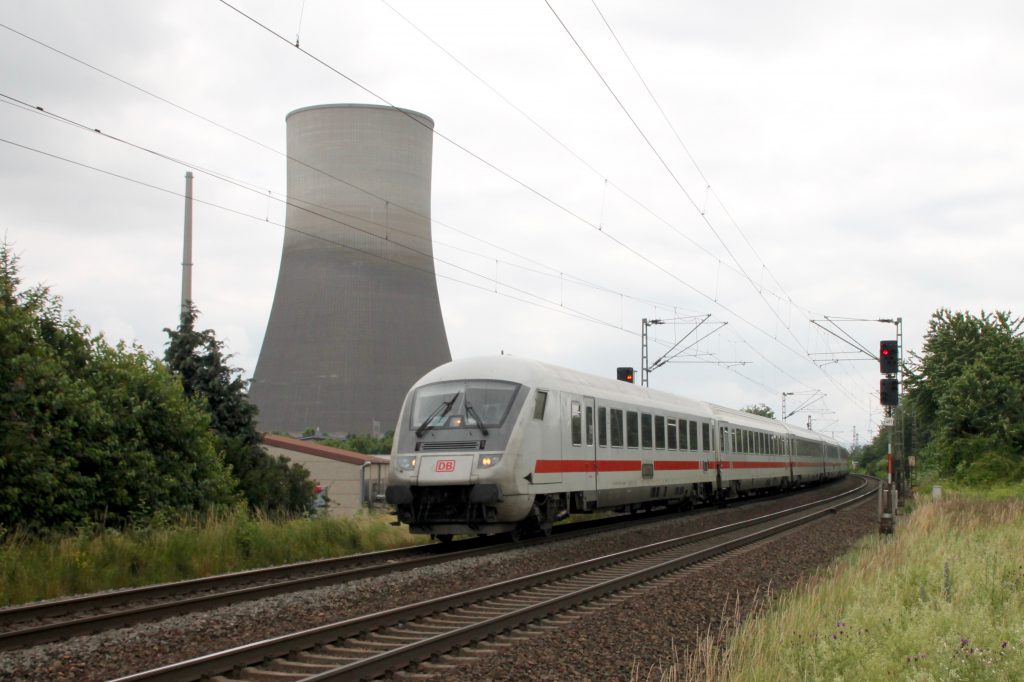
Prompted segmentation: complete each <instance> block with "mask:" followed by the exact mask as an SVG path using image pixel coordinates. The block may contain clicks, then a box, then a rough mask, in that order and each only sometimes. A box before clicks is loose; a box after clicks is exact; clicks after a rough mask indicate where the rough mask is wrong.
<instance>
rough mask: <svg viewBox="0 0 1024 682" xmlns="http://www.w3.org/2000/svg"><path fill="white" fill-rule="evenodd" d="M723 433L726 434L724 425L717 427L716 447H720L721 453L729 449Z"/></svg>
mask: <svg viewBox="0 0 1024 682" xmlns="http://www.w3.org/2000/svg"><path fill="white" fill-rule="evenodd" d="M725 435H726V432H725V427H724V426H719V427H718V447H719V448H720V449H721V451H722V452H723V453H724V452H728V451H729V445H728V441H727V440H726V439H725Z"/></svg>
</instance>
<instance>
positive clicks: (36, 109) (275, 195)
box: [0, 92, 668, 307]
mask: <svg viewBox="0 0 1024 682" xmlns="http://www.w3.org/2000/svg"><path fill="white" fill-rule="evenodd" d="M4 100H6V101H4ZM0 102H2V103H4V104H8V105H10V106H16V107H18V108H21V109H23V110H26V111H29V112H31V113H33V114H38V115H42V116H45V117H47V118H49V119H52V120H55V121H58V122H61V123H64V124H66V125H69V126H72V127H74V128H77V129H79V130H82V131H85V132H89V133H94V134H98V135H100V136H102V137H104V138H106V139H108V140H111V141H113V142H117V143H120V144H124V145H127V146H129V147H131V148H133V149H136V150H138V151H141V152H144V153H147V154H152V155H153V156H156V157H158V158H161V159H164V160H167V161H170V162H173V163H176V164H180V165H182V166H186V167H188V168H191V169H192V170H195V171H197V172H200V173H203V174H205V175H208V176H210V177H213V178H216V179H218V180H221V181H222V182H226V183H228V184H231V185H234V186H236V187H239V188H241V189H244V190H246V191H249V192H252V193H255V194H258V195H259V196H261V197H264V196H265V197H266V198H267V200H268V201H276V202H278V203H281V204H284V205H286V206H291V207H292V208H296V209H298V210H302V211H305V212H308V213H311V214H314V215H316V216H317V217H320V218H324V219H326V220H329V221H332V222H334V223H336V224H338V225H339V226H342V227H346V228H350V229H353V230H356V231H358V232H362V233H364V234H366V235H368V236H372V237H379V235H377V234H374V233H372V232H370V231H368V230H364V229H362V228H359V227H357V226H355V225H353V224H351V223H347V222H344V221H342V220H338V219H336V218H334V217H332V216H329V215H326V214H324V213H320V212H319V211H329V212H330V213H331V214H334V215H341V216H345V217H347V218H353V219H355V218H356V216H352V215H350V214H346V213H345V212H343V211H339V210H337V209H334V208H330V207H326V206H322V205H320V204H316V203H312V202H306V201H302V202H298V201H297V200H294V199H282V198H281V197H282V196H284V195H283V194H282V193H280V192H274V191H272V190H269V189H266V188H262V187H259V186H258V185H256V184H254V183H251V182H248V181H245V180H239V179H237V178H234V177H231V176H229V175H227V174H225V173H222V172H220V171H215V170H212V169H210V168H206V167H203V166H201V165H199V164H195V163H192V162H189V161H185V160H183V159H179V158H177V157H174V156H171V155H168V154H165V153H163V152H160V151H157V150H154V149H150V148H148V147H145V146H142V145H139V144H136V143H134V142H131V141H129V140H126V139H123V138H120V137H117V136H115V135H112V134H110V133H107V132H104V131H102V130H100V129H99V128H94V127H91V126H89V125H86V124H83V123H80V122H78V121H74V120H72V119H70V118H68V117H66V116H62V115H60V114H57V113H55V112H52V111H49V110H47V109H45V108H44V107H42V106H38V105H32V104H29V103H27V102H24V101H23V100H20V99H18V98H15V97H12V96H11V95H8V94H5V93H2V92H0ZM314 209H315V210H314ZM358 220H360V222H363V223H367V224H369V225H374V226H377V227H381V228H385V227H389V226H388V225H386V224H385V223H380V222H376V221H373V220H367V219H365V218H358ZM268 222H269V219H268ZM389 229H390V231H391V233H398V234H401V235H404V236H406V237H411V238H413V239H416V240H417V241H426V239H425V238H423V237H422V236H421V235H418V234H412V233H409V232H407V231H404V230H400V229H397V228H395V227H393V226H390V227H389ZM392 243H395V244H399V245H400V246H406V245H404V244H401V242H397V241H393V240H392ZM439 243H442V244H443V242H439ZM444 245H445V246H446V247H448V248H452V249H455V250H459V251H463V252H466V253H470V254H472V255H474V256H478V257H480V258H487V259H488V261H490V260H492V259H491V258H490V256H485V255H484V254H481V253H478V252H474V251H470V250H469V249H464V248H461V247H458V246H455V245H450V244H444ZM407 248H409V249H410V250H412V251H415V252H416V253H417V254H419V255H423V256H426V257H428V258H433V259H434V260H436V261H437V262H439V263H442V264H445V265H449V266H451V267H455V268H458V269H463V270H466V271H469V270H468V269H467V268H463V267H462V266H459V265H456V264H454V263H450V262H448V261H445V260H442V259H438V258H437V257H435V256H433V254H432V253H429V254H428V253H426V252H425V251H421V250H416V249H412V248H411V247H407ZM493 260H494V261H495V262H496V263H502V264H504V265H507V266H510V267H514V268H517V269H522V270H526V271H528V272H531V273H534V274H537V275H541V276H544V277H550V278H552V279H558V280H559V281H560V283H561V285H563V286H564V283H565V281H566V273H564V272H558V273H550V272H543V271H541V270H536V269H532V268H527V267H525V266H522V265H520V264H517V263H512V262H510V261H502V260H499V259H493ZM569 281H570V282H571V283H573V284H577V285H580V286H583V287H587V288H591V289H594V290H596V291H600V292H603V293H607V294H611V295H615V296H620V297H622V298H626V299H628V300H631V301H634V302H637V303H643V304H646V305H654V306H659V305H661V306H662V307H668V304H664V303H658V302H655V301H651V300H648V299H644V298H640V297H637V296H633V295H631V294H627V293H625V292H621V291H615V290H612V289H608V288H607V287H603V286H601V285H596V284H592V283H590V282H588V281H586V280H583V279H580V278H577V277H575V276H572V275H569ZM504 286H509V288H513V287H511V285H504Z"/></svg>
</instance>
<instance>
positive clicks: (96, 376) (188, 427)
mask: <svg viewBox="0 0 1024 682" xmlns="http://www.w3.org/2000/svg"><path fill="white" fill-rule="evenodd" d="M17 264H18V261H17V257H16V256H15V255H14V254H13V253H11V251H10V249H9V247H8V246H7V245H6V244H3V243H0V526H4V527H7V528H12V527H21V528H24V529H28V530H33V531H40V530H49V529H69V528H73V527H81V526H88V525H92V524H101V525H125V524H129V523H133V522H138V521H142V520H144V519H146V518H147V517H148V516H150V515H151V514H153V513H155V512H159V511H164V512H173V513H178V512H181V511H186V510H201V509H206V508H208V507H210V506H212V505H221V504H231V503H233V502H234V501H235V500H236V499H237V497H236V493H235V484H234V481H233V479H232V477H231V473H230V470H229V468H228V467H227V466H225V464H224V462H223V459H222V458H221V456H220V454H219V453H218V451H217V448H216V441H215V439H214V436H213V434H212V432H211V431H210V418H209V416H208V415H207V414H206V412H205V410H204V409H203V407H202V405H200V404H198V403H196V402H194V401H192V400H189V399H188V398H187V397H186V395H185V394H184V392H183V390H182V387H181V382H180V381H179V380H178V379H177V378H176V377H175V376H173V375H172V374H171V373H170V372H169V371H168V370H167V368H166V367H164V366H163V365H162V364H161V363H160V362H158V361H156V360H154V359H153V358H152V357H150V356H149V355H147V354H146V353H145V352H144V351H143V350H142V349H141V348H138V347H127V346H125V345H124V344H118V345H117V346H111V345H110V344H108V343H107V342H106V340H104V338H103V337H102V336H93V335H92V334H91V332H90V330H89V328H88V327H86V326H85V325H83V324H82V323H81V322H79V321H78V320H76V319H75V318H74V317H73V316H70V315H66V314H65V313H64V311H63V309H62V307H61V300H60V298H59V297H57V296H54V295H53V294H51V293H50V291H49V290H48V289H47V288H45V287H35V288H32V289H29V290H27V291H19V285H20V281H19V279H18V270H17Z"/></svg>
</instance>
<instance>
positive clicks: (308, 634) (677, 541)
mask: <svg viewBox="0 0 1024 682" xmlns="http://www.w3.org/2000/svg"><path fill="white" fill-rule="evenodd" d="M867 485H868V481H867V480H866V479H865V480H863V481H862V483H861V485H860V486H858V487H857V488H856V489H854V490H851V491H847V492H844V493H842V494H839V495H834V496H832V497H828V498H825V499H823V500H819V501H816V502H810V503H807V504H802V505H798V506H796V507H792V508H790V509H786V510H782V511H779V512H774V513H771V514H765V515H762V516H758V517H756V518H753V519H748V520H745V521H739V522H736V523H731V524H727V525H724V526H720V527H717V528H712V529H708V530H704V531H700V532H697V533H691V534H688V535H685V536H681V537H678V538H673V539H670V540H664V541H661V542H657V543H653V544H651V545H646V546H644V547H639V548H634V549H630V550H625V551H622V552H616V553H613V554H609V555H605V556H602V557H597V558H594V559H588V560H586V561H583V562H579V563H576V564H572V565H569V566H562V567H558V568H554V569H550V570H547V571H543V572H541V573H537V574H534V575H530V576H524V577H520V578H515V579H512V580H508V581H504V582H501V583H495V584H493V585H487V586H484V587H480V588H475V589H472V590H466V591H464V592H460V593H457V594H454V595H448V596H443V597H438V598H435V599H430V600H426V601H422V602H418V603H415V604H411V605H407V606H402V607H397V608H394V609H388V610H386V611H381V612H378V613H372V614H368V615H365V616H359V617H356V618H351V619H348V620H345V621H341V622H338V623H331V624H328V625H322V626H319V627H315V628H310V629H307V630H303V631H301V632H297V633H293V634H289V635H284V636H280V637H275V638H271V639H268V640H264V641H261V642H256V643H253V644H248V645H243V646H239V647H234V648H232V649H228V650H226V651H222V652H216V653H212V654H208V655H206V656H201V657H198V658H194V659H191V660H188V661H182V662H179V663H174V664H170V665H167V666H163V667H160V668H156V669H153V670H148V671H144V672H140V673H136V674H133V675H128V676H125V677H121V678H118V679H117V680H116V681H115V682H143V681H144V680H145V681H148V682H192V681H194V680H199V679H203V678H208V677H213V676H215V675H221V674H238V673H239V672H240V671H241V670H242V669H243V668H246V667H248V666H253V665H258V664H260V663H263V662H266V661H268V660H272V659H275V658H282V657H286V656H290V655H293V654H295V653H296V652H300V651H304V650H309V649H317V648H323V647H331V646H332V645H334V644H335V643H336V642H341V641H344V640H347V639H351V638H357V637H361V636H365V635H366V634H367V633H371V632H374V631H376V630H381V629H383V628H389V627H396V626H398V627H402V626H404V625H406V624H408V623H410V622H411V621H415V620H416V619H419V618H426V617H430V616H437V615H439V614H444V613H446V612H450V611H452V610H453V609H457V608H462V607H467V606H472V605H477V604H480V603H481V602H485V601H487V600H489V599H495V598H500V597H503V596H507V595H510V594H513V593H516V592H522V591H524V590H528V589H530V588H536V587H538V586H541V585H550V584H551V583H554V582H556V581H559V580H565V579H569V578H572V577H575V576H579V575H580V574H593V573H594V571H598V570H601V569H605V568H608V567H613V566H615V565H617V564H623V563H624V562H627V561H635V560H640V559H642V558H644V557H649V556H651V555H656V554H657V553H659V552H664V551H666V550H671V549H673V548H679V547H681V546H685V545H690V544H693V543H695V542H699V541H702V540H708V539H711V538H714V537H715V536H719V535H722V534H725V533H734V532H737V531H741V530H743V529H745V528H749V527H750V526H754V525H760V524H765V523H769V522H772V521H774V520H777V519H779V518H781V517H783V516H789V515H793V514H796V513H801V512H805V511H808V510H809V508H811V507H821V506H822V505H825V508H824V509H820V510H817V511H809V512H808V513H806V514H803V515H801V516H799V517H797V518H795V519H791V520H788V521H783V522H781V523H778V524H775V525H773V526H771V527H769V528H766V529H763V530H759V531H756V532H754V533H749V534H747V535H743V536H741V537H738V538H733V539H731V540H728V541H726V542H723V543H719V544H717V545H715V546H713V547H710V548H706V549H702V550H699V551H696V552H690V553H688V554H685V555H683V556H677V557H673V558H671V559H668V560H659V561H656V562H654V563H653V564H650V563H648V565H645V566H643V567H642V568H640V569H639V570H637V571H634V572H630V573H628V574H626V575H624V576H618V577H613V578H602V579H601V580H600V581H599V582H597V583H596V584H593V585H590V586H587V587H582V588H577V589H573V590H571V591H570V592H568V593H566V594H562V595H559V596H556V597H552V598H548V599H543V600H541V601H539V602H537V603H535V604H532V605H530V606H525V607H522V608H518V609H515V610H512V611H508V609H507V608H505V609H504V610H505V611H506V613H503V614H501V615H498V616H495V617H491V618H485V619H482V620H481V619H477V620H478V621H479V622H476V623H473V624H470V625H465V626H462V627H453V628H450V629H449V631H448V632H443V633H441V634H437V635H435V636H432V637H427V638H424V639H422V640H420V641H416V642H414V643H411V644H408V645H404V646H398V647H395V648H392V649H391V650H389V651H386V652H382V653H379V654H377V655H374V656H370V657H366V658H364V659H363V660H360V661H356V662H352V663H347V664H345V665H343V666H340V667H335V668H333V669H331V670H328V671H325V672H322V673H319V674H316V675H313V676H303V677H302V679H303V680H306V681H307V682H314V681H315V682H321V681H322V680H336V679H344V680H352V679H366V678H369V677H374V676H377V675H382V674H386V673H388V672H393V671H394V670H397V669H400V668H402V667H405V666H407V665H409V664H411V663H415V662H417V661H422V660H425V659H427V658H430V657H431V656H436V655H440V654H442V653H445V652H447V651H450V650H451V649H453V648H457V647H459V646H464V645H466V644H469V643H473V642H476V641H479V640H482V639H485V638H487V637H490V636H492V635H494V634H497V633H501V632H505V631H509V630H511V629H514V628H516V627H519V626H521V625H523V624H525V623H529V622H532V621H535V620H538V619H541V618H545V617H547V616H549V615H550V614H552V613H557V612H560V611H564V610H566V609H568V608H572V607H573V606H576V605H579V604H581V603H584V602H587V601H593V600H595V599H598V598H600V597H601V596H605V595H607V594H611V593H612V592H617V591H621V590H622V589H626V588H628V587H630V586H632V585H635V584H637V583H640V582H645V581H648V580H651V579H653V578H655V577H658V576H660V575H663V574H665V573H668V572H671V571H675V570H679V569H680V568H683V567H685V566H688V565H690V564H693V563H698V562H700V561H704V560H706V559H707V558H710V557H711V556H714V555H717V554H722V553H725V552H728V551H732V550H733V549H736V548H738V547H741V546H743V545H747V544H752V543H755V542H759V541H760V540H763V539H765V538H767V537H770V536H771V535H774V534H778V533H781V532H785V531H786V530H789V529H791V528H794V527H796V526H798V525H801V524H804V523H808V522H809V521H811V520H814V519H817V518H820V517H822V516H824V515H827V514H831V513H835V511H836V510H837V509H839V508H842V507H845V506H848V505H851V504H856V503H858V502H861V501H863V500H864V499H866V498H867V497H869V496H871V495H874V493H875V491H874V490H873V489H872V490H870V491H868V492H864V493H861V492H860V491H862V490H863V489H864V488H865V487H866V486H867ZM857 493H860V494H857ZM844 498H845V499H844ZM452 618H455V616H452ZM411 627H412V626H411ZM312 667H316V666H312ZM320 667H323V666H320Z"/></svg>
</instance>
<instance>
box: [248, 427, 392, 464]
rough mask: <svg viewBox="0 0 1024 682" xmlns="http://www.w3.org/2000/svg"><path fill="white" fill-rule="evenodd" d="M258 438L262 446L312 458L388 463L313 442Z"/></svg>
mask: <svg viewBox="0 0 1024 682" xmlns="http://www.w3.org/2000/svg"><path fill="white" fill-rule="evenodd" d="M260 437H261V438H262V439H263V444H264V445H269V446H271V447H275V448H281V449H282V450H291V451H292V452H302V453H304V454H307V455H313V456H314V457H323V458H324V459H333V460H334V461H336V462H345V463H346V464H355V465H362V464H366V463H371V464H387V463H388V462H389V461H390V458H389V457H384V456H381V455H364V454H363V453H361V452H352V451H351V450H342V449H341V448H332V447H330V446H329V445H320V444H319V443H316V442H313V441H309V440H299V439H298V438H289V437H288V436H278V435H276V434H273V433H264V434H262V435H261V436H260Z"/></svg>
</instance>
